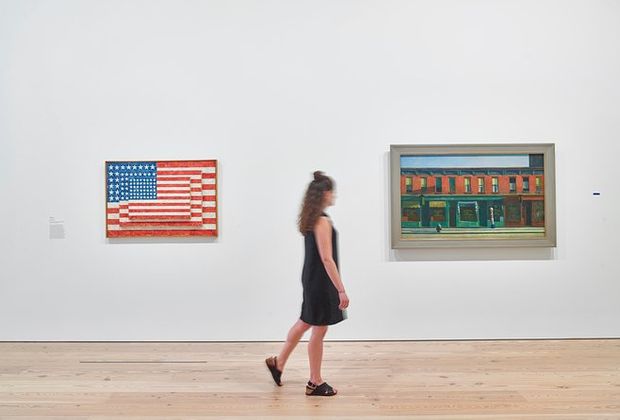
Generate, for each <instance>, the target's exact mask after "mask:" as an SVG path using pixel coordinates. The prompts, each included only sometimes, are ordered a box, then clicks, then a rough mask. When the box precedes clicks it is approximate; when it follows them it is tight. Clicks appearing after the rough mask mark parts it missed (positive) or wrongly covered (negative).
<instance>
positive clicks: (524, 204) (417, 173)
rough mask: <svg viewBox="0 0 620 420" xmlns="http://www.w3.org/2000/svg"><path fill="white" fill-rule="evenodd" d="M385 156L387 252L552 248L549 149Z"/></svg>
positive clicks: (484, 148)
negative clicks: (388, 181)
mask: <svg viewBox="0 0 620 420" xmlns="http://www.w3.org/2000/svg"><path fill="white" fill-rule="evenodd" d="M390 153H391V159H390V161H391V184H392V185H391V188H392V202H391V204H392V247H393V248H413V247H462V246H468V247H471V246H547V247H552V246H555V176H554V172H555V169H554V145H553V144H508V145H454V146H452V145H440V146H431V145H424V146H417V145H411V146H403V145H393V146H392V147H391V152H390Z"/></svg>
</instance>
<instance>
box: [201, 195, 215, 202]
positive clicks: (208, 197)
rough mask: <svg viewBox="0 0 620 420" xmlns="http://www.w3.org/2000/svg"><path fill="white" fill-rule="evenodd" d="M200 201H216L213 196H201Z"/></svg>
mask: <svg viewBox="0 0 620 420" xmlns="http://www.w3.org/2000/svg"><path fill="white" fill-rule="evenodd" d="M202 201H216V197H215V196H214V195H203V196H202Z"/></svg>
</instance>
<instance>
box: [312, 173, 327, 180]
mask: <svg viewBox="0 0 620 420" xmlns="http://www.w3.org/2000/svg"><path fill="white" fill-rule="evenodd" d="M324 177H325V174H324V173H323V171H314V180H315V181H320V180H321V179H322V178H324Z"/></svg>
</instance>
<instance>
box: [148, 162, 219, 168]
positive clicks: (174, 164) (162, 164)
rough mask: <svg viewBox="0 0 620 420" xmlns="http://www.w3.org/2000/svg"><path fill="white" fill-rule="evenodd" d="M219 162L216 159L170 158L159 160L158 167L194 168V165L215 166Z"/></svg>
mask: <svg viewBox="0 0 620 420" xmlns="http://www.w3.org/2000/svg"><path fill="white" fill-rule="evenodd" d="M216 164H217V161H216V160H170V161H163V162H157V167H158V168H184V167H189V168H194V167H209V168H214V167H215V166H216Z"/></svg>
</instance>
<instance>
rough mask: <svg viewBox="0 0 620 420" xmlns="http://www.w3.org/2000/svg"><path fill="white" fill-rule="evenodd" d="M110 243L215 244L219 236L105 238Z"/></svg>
mask: <svg viewBox="0 0 620 420" xmlns="http://www.w3.org/2000/svg"><path fill="white" fill-rule="evenodd" d="M105 241H106V243H109V244H114V245H116V244H195V243H200V244H213V243H217V242H218V238H215V237H211V236H207V237H183V236H179V237H174V236H172V237H152V238H105Z"/></svg>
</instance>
